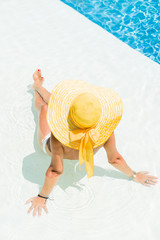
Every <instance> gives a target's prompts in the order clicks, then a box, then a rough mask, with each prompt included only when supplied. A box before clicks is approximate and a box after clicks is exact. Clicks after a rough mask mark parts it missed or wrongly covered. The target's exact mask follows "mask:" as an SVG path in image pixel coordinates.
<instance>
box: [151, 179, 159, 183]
mask: <svg viewBox="0 0 160 240" xmlns="http://www.w3.org/2000/svg"><path fill="white" fill-rule="evenodd" d="M149 181H152V182H154V183H158V181H155V180H152V179H149Z"/></svg>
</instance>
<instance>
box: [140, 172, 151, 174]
mask: <svg viewBox="0 0 160 240" xmlns="http://www.w3.org/2000/svg"><path fill="white" fill-rule="evenodd" d="M142 173H143V174H147V173H150V172H147V171H142Z"/></svg>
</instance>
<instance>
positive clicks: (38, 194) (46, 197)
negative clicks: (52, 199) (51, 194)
mask: <svg viewBox="0 0 160 240" xmlns="http://www.w3.org/2000/svg"><path fill="white" fill-rule="evenodd" d="M38 197H41V198H45V199H48V197H43V196H41V195H40V194H38Z"/></svg>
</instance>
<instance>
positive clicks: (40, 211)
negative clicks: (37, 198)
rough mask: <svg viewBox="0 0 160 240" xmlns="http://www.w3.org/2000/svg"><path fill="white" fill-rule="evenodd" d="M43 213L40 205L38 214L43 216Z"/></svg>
mask: <svg viewBox="0 0 160 240" xmlns="http://www.w3.org/2000/svg"><path fill="white" fill-rule="evenodd" d="M41 214H42V207H39V208H38V215H39V216H41Z"/></svg>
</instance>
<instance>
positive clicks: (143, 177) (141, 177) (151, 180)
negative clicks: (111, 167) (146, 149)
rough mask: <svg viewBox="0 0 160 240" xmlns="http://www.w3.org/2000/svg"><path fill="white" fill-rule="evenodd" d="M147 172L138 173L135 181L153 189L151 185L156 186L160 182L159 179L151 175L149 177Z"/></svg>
mask: <svg viewBox="0 0 160 240" xmlns="http://www.w3.org/2000/svg"><path fill="white" fill-rule="evenodd" d="M147 173H149V172H146V171H141V172H137V173H136V177H135V178H133V180H134V181H136V182H139V183H141V184H143V185H145V186H147V187H151V186H150V185H155V184H156V183H157V182H158V181H156V179H158V177H154V176H151V175H147ZM146 180H148V182H147V183H146V182H145V181H146Z"/></svg>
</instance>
